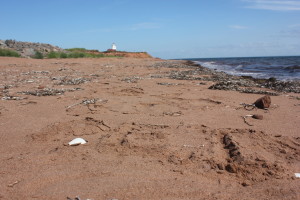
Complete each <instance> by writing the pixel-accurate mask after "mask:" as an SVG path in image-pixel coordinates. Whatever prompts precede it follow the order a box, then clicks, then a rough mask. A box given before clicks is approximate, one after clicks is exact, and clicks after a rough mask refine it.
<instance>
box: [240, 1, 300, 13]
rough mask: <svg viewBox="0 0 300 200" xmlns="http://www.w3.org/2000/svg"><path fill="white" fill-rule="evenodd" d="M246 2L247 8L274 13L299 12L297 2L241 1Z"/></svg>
mask: <svg viewBox="0 0 300 200" xmlns="http://www.w3.org/2000/svg"><path fill="white" fill-rule="evenodd" d="M242 1H244V2H248V3H249V5H248V6H246V7H247V8H252V9H261V10H275V11H297V10H299V11H300V1H299V0H293V1H289V0H242Z"/></svg>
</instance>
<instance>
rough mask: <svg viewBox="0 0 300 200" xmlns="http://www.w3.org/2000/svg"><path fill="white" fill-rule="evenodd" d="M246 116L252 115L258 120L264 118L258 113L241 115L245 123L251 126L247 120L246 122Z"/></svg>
mask: <svg viewBox="0 0 300 200" xmlns="http://www.w3.org/2000/svg"><path fill="white" fill-rule="evenodd" d="M247 117H252V118H253V119H258V120H262V119H263V118H264V117H263V115H259V114H254V115H245V116H243V119H244V122H245V124H247V125H249V126H253V124H250V123H249V122H247V120H246V118H247Z"/></svg>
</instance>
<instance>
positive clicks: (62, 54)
mask: <svg viewBox="0 0 300 200" xmlns="http://www.w3.org/2000/svg"><path fill="white" fill-rule="evenodd" d="M59 57H60V58H68V54H66V53H64V52H61V53H60V55H59Z"/></svg>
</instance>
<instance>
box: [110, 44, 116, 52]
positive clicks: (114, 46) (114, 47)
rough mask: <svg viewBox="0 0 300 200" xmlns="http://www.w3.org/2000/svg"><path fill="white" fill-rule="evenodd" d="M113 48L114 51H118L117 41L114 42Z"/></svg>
mask: <svg viewBox="0 0 300 200" xmlns="http://www.w3.org/2000/svg"><path fill="white" fill-rule="evenodd" d="M111 49H112V50H113V51H117V45H116V44H115V43H113V44H112V45H111Z"/></svg>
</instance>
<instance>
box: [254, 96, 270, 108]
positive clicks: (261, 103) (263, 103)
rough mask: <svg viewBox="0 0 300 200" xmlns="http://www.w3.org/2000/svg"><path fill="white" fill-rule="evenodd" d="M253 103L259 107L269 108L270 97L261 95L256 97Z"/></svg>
mask: <svg viewBox="0 0 300 200" xmlns="http://www.w3.org/2000/svg"><path fill="white" fill-rule="evenodd" d="M254 105H255V106H256V107H257V108H260V109H265V108H269V107H270V105H271V97H270V96H269V95H266V96H263V97H261V98H259V99H257V100H256V101H255V102H254Z"/></svg>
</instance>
